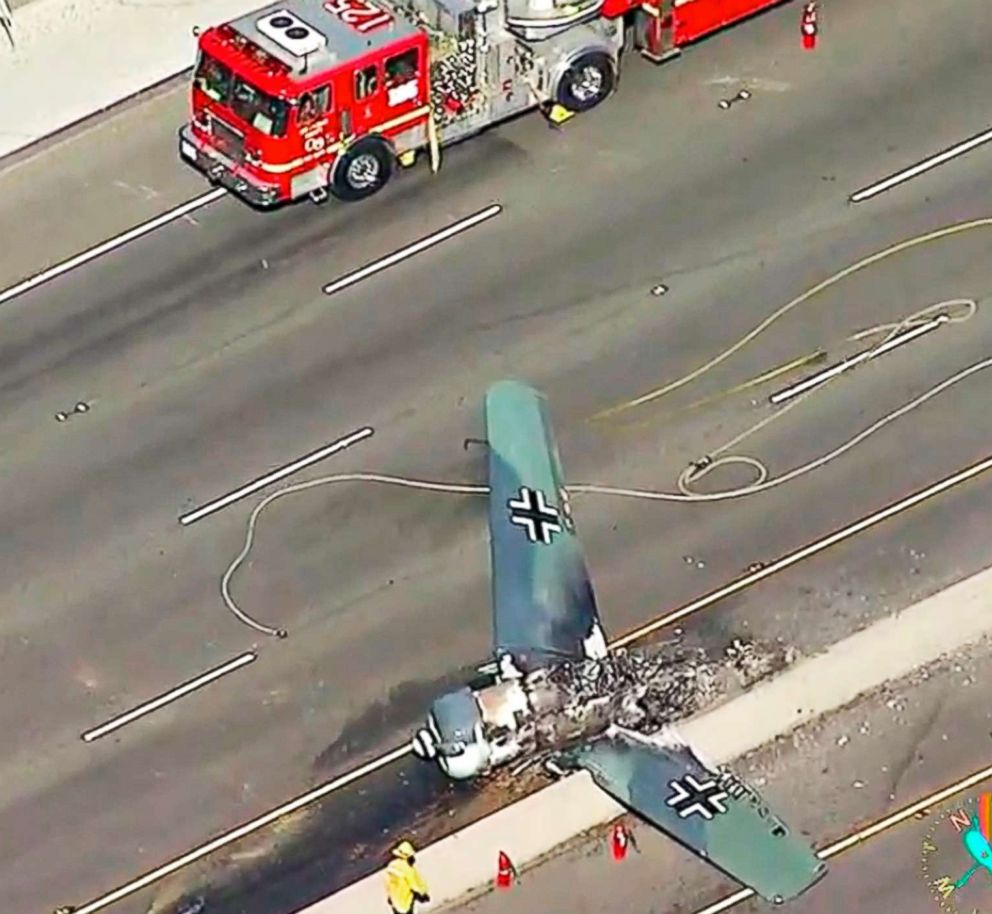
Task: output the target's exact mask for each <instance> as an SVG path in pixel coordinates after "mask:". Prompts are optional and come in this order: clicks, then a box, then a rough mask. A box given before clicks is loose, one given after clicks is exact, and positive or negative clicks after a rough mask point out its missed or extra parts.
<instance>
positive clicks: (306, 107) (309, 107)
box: [299, 86, 331, 124]
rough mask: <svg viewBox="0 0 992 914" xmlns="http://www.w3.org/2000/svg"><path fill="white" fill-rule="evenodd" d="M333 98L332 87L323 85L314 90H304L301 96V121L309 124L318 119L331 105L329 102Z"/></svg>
mask: <svg viewBox="0 0 992 914" xmlns="http://www.w3.org/2000/svg"><path fill="white" fill-rule="evenodd" d="M330 98H331V87H330V86H321V87H320V88H319V89H314V90H313V92H304V93H303V95H301V96H300V114H299V122H300V123H301V124H309V123H310V122H311V121H315V120H317V118H318V117H320V116H321V115H322V114H324V113H325V112H326V111H327V109H328V108H329V107H330V105H329V104H328V103H329V101H330Z"/></svg>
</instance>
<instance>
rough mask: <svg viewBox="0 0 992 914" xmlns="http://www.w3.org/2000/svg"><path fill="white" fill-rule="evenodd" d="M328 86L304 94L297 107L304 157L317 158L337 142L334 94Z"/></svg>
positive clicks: (337, 130) (337, 128) (337, 131)
mask: <svg viewBox="0 0 992 914" xmlns="http://www.w3.org/2000/svg"><path fill="white" fill-rule="evenodd" d="M332 90H333V87H332V86H330V85H327V86H320V87H319V88H316V89H311V90H310V91H309V92H304V93H303V94H302V95H301V96H300V102H299V106H298V107H297V113H296V118H297V124H298V125H299V128H300V137H301V138H302V140H303V154H304V156H314V157H315V158H319V157H320V156H321V154H322V153H323V152H324V150H325V149H327V148H329V147H331V146H333V145H334V144H335V143H336V142H337V140H338V133H339V125H338V112H337V111H336V110H335V104H336V99H335V97H334V95H335V93H334V92H333V91H332Z"/></svg>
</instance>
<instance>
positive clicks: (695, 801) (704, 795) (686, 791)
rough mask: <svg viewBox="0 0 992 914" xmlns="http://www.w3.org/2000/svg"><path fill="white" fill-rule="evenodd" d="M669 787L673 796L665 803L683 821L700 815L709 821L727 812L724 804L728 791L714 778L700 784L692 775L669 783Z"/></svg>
mask: <svg viewBox="0 0 992 914" xmlns="http://www.w3.org/2000/svg"><path fill="white" fill-rule="evenodd" d="M668 786H669V787H671V788H672V795H671V796H670V797H669V798H668V799H667V800H665V803H666V804H667V805H668V806H671V807H672V808H673V809H674V810H675V811H676V812H677V813H678V814H679V818H681V819H687V818H688V817H689V816H692V815H699V816H702V817H703V818H704V819H707V820H709V819H712V818H713V817H714V816H715V815H717V814H719V813H724V812H726V811H727V807H726V806H724V804H723V801H724V800H726V799H727V797H728V794H727V791H726V790H724V789H723V787H722V786H721V785H720V784H719V783H717V781H715V780H714V779H713V778H710V779H709V780H708V781H703V783H701V784H700V783H699V781H697V780H696V779H695V778H694V777H693V776H692V775H691V774H687V775H686V776H685V777H684V778H683V779H682V780H681V781H669V782H668Z"/></svg>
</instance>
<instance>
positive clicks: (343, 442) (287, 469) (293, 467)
mask: <svg viewBox="0 0 992 914" xmlns="http://www.w3.org/2000/svg"><path fill="white" fill-rule="evenodd" d="M372 434H374V432H373V430H372V429H371V428H369V427H368V426H366V427H365V428H360V429H359V430H358V431H357V432H352V433H351V434H350V435H348V436H347V437H346V438H341V439H339V440H338V441H335V442H333V443H332V444H328V445H326V446H325V447H322V448H318V449H317V450H316V451H312V452H311V453H309V454H307V455H306V456H305V457H301V458H300V459H299V460H294V461H293V462H292V463H287V464H286V465H285V466H282V467H280V468H279V469H278V470H273V471H272V472H271V473H266V474H265V476H260V477H259V478H258V479H256V480H255V481H254V482H249V483H248V484H247V485H243V486H241V488H240V489H235V490H234V491H233V492H228V493H227V495H222V496H221V497H220V498H215V499H214V500H213V501H209V502H207V503H206V504H205V505H202V506H200V507H199V508H197V509H196V510H194V511H190V512H189V513H188V514H184V515H183V516H182V517H180V518H179V523H181V524H182V525H183V526H184V527H185V526H188V525H189V524H193V523H196V521H198V520H200V519H201V518H203V517H206V516H207V515H208V514H213V513H214V511H219V510H220V509H221V508H226V507H227V506H228V505H230V504H232V503H234V502H236V501H238V500H239V499H242V498H244V497H245V496H247V495H251V494H252V493H253V492H257V491H258V490H259V489H264V488H265V487H266V486H267V485H269V483H272V482H277V481H278V480H280V479H285V478H286V477H287V476H290V475H292V474H293V473H295V472H296V471H297V470H302V469H303V468H304V467H308V466H310V465H311V464H314V463H318V462H319V461H321V460H323V459H324V458H325V457H330V456H331V454H336V453H338V451H343V450H344V449H345V448H348V447H351V446H352V445H353V444H357V443H358V442H359V441H363V440H364V439H366V438H368V437H369V436H370V435H372Z"/></svg>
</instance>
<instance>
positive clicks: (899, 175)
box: [848, 130, 992, 203]
mask: <svg viewBox="0 0 992 914" xmlns="http://www.w3.org/2000/svg"><path fill="white" fill-rule="evenodd" d="M989 141H992V130H984V131H982V132H981V133H978V134H976V135H975V136H973V137H971V138H970V139H967V140H964V141H963V142H961V143H957V144H955V145H954V146H951V147H950V148H949V149H945V150H944V151H943V152H938V153H937V154H936V155H932V156H930V158H928V159H924V160H923V161H922V162H917V163H916V164H915V165H911V166H910V167H909V168H904V169H903V170H902V171H897V172H896V173H895V174H894V175H890V176H889V177H887V178H884V179H883V180H881V181H878V182H877V183H875V184H871V185H869V186H868V187H865V188H862V189H861V190H859V191H856V192H855V193H853V194H851V196H850V197H849V198H848V199H849V200H850V202H851V203H861V202H862V201H863V200H870V199H871V198H872V197H874V196H877V195H878V194H881V193H884V192H885V191H887V190H890V189H891V188H893V187H895V186H896V185H898V184H902V183H903V181H909V180H911V179H912V178H915V177H917V176H918V175H921V174H923V173H924V172H926V171H929V170H930V169H931V168H936V167H937V166H938V165H943V164H944V163H945V162H949V161H950V160H951V159H955V158H957V157H958V156H962V155H964V154H965V153H966V152H971V150H972V149H975V148H976V147H978V146H981V145H982V144H984V143H988V142H989Z"/></svg>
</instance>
